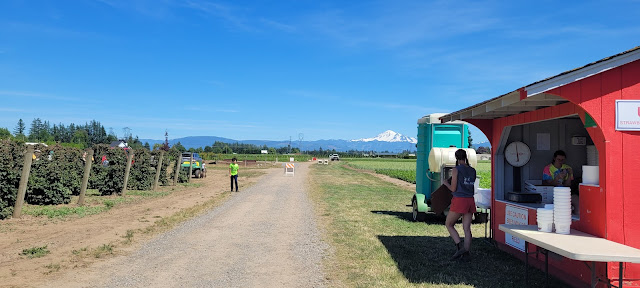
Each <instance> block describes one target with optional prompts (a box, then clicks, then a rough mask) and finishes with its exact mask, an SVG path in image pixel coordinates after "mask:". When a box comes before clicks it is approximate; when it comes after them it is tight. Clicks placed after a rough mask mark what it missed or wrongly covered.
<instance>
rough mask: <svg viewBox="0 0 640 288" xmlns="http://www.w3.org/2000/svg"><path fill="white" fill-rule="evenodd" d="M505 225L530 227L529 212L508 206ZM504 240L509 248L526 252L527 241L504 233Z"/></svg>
mask: <svg viewBox="0 0 640 288" xmlns="http://www.w3.org/2000/svg"><path fill="white" fill-rule="evenodd" d="M504 223H505V224H513V225H529V211H527V209H526V208H519V207H516V206H511V205H507V207H506V210H505V213H504ZM504 240H505V243H507V244H508V245H509V246H512V247H513V248H516V249H518V250H520V251H523V252H524V244H525V241H524V240H522V239H520V238H518V237H515V236H513V235H511V234H509V233H504Z"/></svg>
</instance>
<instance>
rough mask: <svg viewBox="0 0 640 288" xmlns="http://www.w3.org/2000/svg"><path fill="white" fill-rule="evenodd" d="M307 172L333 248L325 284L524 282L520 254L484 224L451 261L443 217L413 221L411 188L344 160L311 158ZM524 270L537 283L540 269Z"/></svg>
mask: <svg viewBox="0 0 640 288" xmlns="http://www.w3.org/2000/svg"><path fill="white" fill-rule="evenodd" d="M341 162H342V161H341ZM310 176H311V177H310V179H311V180H310V188H311V195H312V198H313V199H314V201H313V202H314V203H315V206H316V207H315V208H316V209H314V210H316V213H317V214H318V219H319V222H320V225H321V227H322V229H323V231H324V233H323V235H324V236H323V240H324V241H326V242H327V243H329V244H330V245H331V247H332V256H331V257H328V258H326V259H325V260H324V261H325V263H324V265H323V266H324V267H326V271H327V279H329V281H330V282H331V283H330V284H329V285H328V286H329V287H446V288H450V287H526V285H525V281H524V264H523V263H522V261H520V260H518V259H517V258H515V257H514V256H512V255H510V254H508V253H506V252H503V251H501V250H500V249H498V248H496V247H495V246H493V245H491V244H489V243H488V242H485V241H484V240H482V238H483V237H484V225H483V224H473V225H472V233H473V236H474V239H473V243H472V248H471V250H472V252H471V253H472V259H471V261H469V262H457V261H450V260H449V258H450V257H451V255H452V254H453V253H454V244H453V241H452V240H451V238H450V237H449V234H448V232H447V229H446V227H445V226H444V217H438V216H435V215H433V214H429V215H427V219H426V222H413V221H411V219H412V216H411V207H407V204H410V201H411V197H412V195H413V194H414V193H415V191H413V190H412V189H409V188H407V187H404V188H403V187H400V186H398V185H394V184H392V183H389V182H386V181H384V180H382V179H379V178H378V177H374V176H372V175H369V174H367V173H363V172H361V171H357V170H353V169H348V168H346V167H344V164H342V163H340V164H337V165H312V170H311V171H310ZM456 227H457V228H458V231H460V233H461V234H463V233H462V231H461V230H462V229H461V227H460V224H458V225H456ZM529 272H530V275H529V276H530V279H529V281H530V283H529V284H530V285H529V287H542V286H543V285H544V273H543V272H542V271H540V270H536V269H533V268H531V270H530V271H529ZM549 284H550V287H566V284H564V283H561V282H558V281H557V280H556V279H550V281H549Z"/></svg>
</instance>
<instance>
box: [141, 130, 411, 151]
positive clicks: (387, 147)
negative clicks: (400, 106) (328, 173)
mask: <svg viewBox="0 0 640 288" xmlns="http://www.w3.org/2000/svg"><path fill="white" fill-rule="evenodd" d="M140 141H141V142H142V143H145V142H149V144H150V145H151V146H153V144H156V143H163V142H164V141H162V140H152V139H140ZM215 141H220V142H225V143H236V142H237V143H244V144H254V145H258V146H263V145H267V146H268V147H275V148H280V147H286V146H287V145H289V143H291V147H298V148H302V150H303V151H308V150H319V149H320V148H322V150H332V149H335V150H336V151H349V150H358V151H376V152H381V151H389V152H396V153H398V152H402V151H403V150H409V151H415V150H416V146H415V144H416V143H418V141H417V140H416V138H412V137H407V136H404V135H402V134H400V133H396V132H394V131H391V130H387V131H384V132H382V133H380V134H378V136H376V137H373V138H362V139H356V140H340V139H331V140H316V141H302V142H298V141H295V140H294V141H291V142H289V140H282V141H271V140H233V139H229V138H221V137H216V136H189V137H183V138H176V139H171V140H169V145H174V144H175V143H178V142H180V144H182V146H184V147H185V148H187V149H189V148H199V147H202V148H204V147H205V146H212V145H213V143H214V142H215ZM299 146H302V147H299Z"/></svg>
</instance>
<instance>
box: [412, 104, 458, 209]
mask: <svg viewBox="0 0 640 288" xmlns="http://www.w3.org/2000/svg"><path fill="white" fill-rule="evenodd" d="M443 115H446V114H445V113H434V114H430V115H427V116H424V117H422V118H420V119H418V144H417V145H416V146H417V147H416V148H417V154H416V158H417V159H416V195H415V196H414V197H413V200H412V206H413V220H414V221H421V220H422V218H424V212H427V211H429V203H430V199H431V192H433V191H434V190H435V189H437V188H438V187H440V185H441V183H440V181H439V180H437V181H432V180H431V179H434V180H436V179H440V174H439V173H435V172H430V171H429V153H430V152H431V149H432V148H448V147H457V148H469V141H468V139H469V127H468V126H467V125H466V124H465V123H464V122H451V123H441V121H440V117H442V116H443Z"/></svg>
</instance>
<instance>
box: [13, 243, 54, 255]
mask: <svg viewBox="0 0 640 288" xmlns="http://www.w3.org/2000/svg"><path fill="white" fill-rule="evenodd" d="M49 253H50V251H49V249H47V245H44V246H42V247H31V248H27V249H22V253H20V255H24V256H27V257H29V258H39V257H42V256H44V255H47V254H49Z"/></svg>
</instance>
